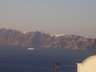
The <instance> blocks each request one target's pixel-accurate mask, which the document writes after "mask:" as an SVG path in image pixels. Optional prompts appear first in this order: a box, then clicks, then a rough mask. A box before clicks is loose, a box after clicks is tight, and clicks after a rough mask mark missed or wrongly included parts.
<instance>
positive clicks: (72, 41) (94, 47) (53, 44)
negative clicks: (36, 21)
mask: <svg viewBox="0 0 96 72" xmlns="http://www.w3.org/2000/svg"><path fill="white" fill-rule="evenodd" d="M0 45H9V46H26V47H44V48H65V49H71V50H90V51H96V38H89V37H82V36H77V35H64V34H48V33H44V32H40V31H29V32H20V31H16V30H11V29H4V28H3V29H0Z"/></svg>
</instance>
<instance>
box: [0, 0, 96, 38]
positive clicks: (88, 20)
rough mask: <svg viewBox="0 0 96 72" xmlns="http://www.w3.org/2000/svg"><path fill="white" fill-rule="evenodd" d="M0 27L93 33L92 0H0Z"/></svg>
mask: <svg viewBox="0 0 96 72" xmlns="http://www.w3.org/2000/svg"><path fill="white" fill-rule="evenodd" d="M0 28H8V29H15V30H20V31H30V30H37V31H43V32H48V33H52V34H75V35H81V36H96V32H95V31H96V0H0Z"/></svg>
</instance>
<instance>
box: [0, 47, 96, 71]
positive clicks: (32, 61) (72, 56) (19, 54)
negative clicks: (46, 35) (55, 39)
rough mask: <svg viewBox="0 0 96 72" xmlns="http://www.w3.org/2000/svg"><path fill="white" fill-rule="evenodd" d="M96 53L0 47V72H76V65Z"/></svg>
mask: <svg viewBox="0 0 96 72" xmlns="http://www.w3.org/2000/svg"><path fill="white" fill-rule="evenodd" d="M95 54H96V52H90V51H73V50H65V49H61V48H35V49H34V50H28V48H27V47H20V46H18V47H14V46H10V47H9V46H0V72H55V69H56V66H55V65H56V62H58V72H77V63H81V62H82V61H83V60H84V59H85V58H87V57H89V56H91V55H95Z"/></svg>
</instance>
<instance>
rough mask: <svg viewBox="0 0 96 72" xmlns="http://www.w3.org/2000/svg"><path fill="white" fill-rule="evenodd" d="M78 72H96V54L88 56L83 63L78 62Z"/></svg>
mask: <svg viewBox="0 0 96 72" xmlns="http://www.w3.org/2000/svg"><path fill="white" fill-rule="evenodd" d="M77 72H96V55H93V56H90V57H88V58H86V59H85V60H84V61H83V62H82V63H77Z"/></svg>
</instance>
